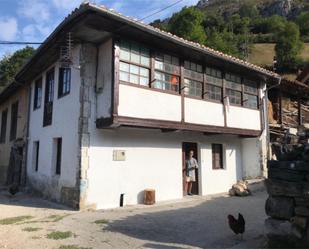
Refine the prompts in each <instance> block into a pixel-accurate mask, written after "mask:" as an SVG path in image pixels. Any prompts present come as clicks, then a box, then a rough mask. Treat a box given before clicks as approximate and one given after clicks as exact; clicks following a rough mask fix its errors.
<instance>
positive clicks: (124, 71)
mask: <svg viewBox="0 0 309 249" xmlns="http://www.w3.org/2000/svg"><path fill="white" fill-rule="evenodd" d="M119 47H120V65H119V80H120V81H122V82H129V83H132V84H137V85H142V86H149V75H150V69H149V67H150V52H149V49H148V48H145V47H143V46H141V45H140V44H138V43H133V42H128V41H123V40H122V41H121V42H120V46H119Z"/></svg>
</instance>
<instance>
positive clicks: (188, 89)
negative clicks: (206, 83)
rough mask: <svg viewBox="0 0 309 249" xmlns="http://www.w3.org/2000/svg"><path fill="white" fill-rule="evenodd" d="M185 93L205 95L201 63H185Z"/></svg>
mask: <svg viewBox="0 0 309 249" xmlns="http://www.w3.org/2000/svg"><path fill="white" fill-rule="evenodd" d="M184 87H185V88H184V93H185V95H189V96H194V97H200V98H202V95H203V68H202V66H201V65H199V64H196V63H193V62H190V61H185V63H184Z"/></svg>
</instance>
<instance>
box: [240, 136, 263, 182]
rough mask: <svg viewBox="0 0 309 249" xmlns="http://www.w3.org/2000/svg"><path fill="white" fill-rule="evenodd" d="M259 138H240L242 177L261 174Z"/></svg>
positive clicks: (252, 176)
mask: <svg viewBox="0 0 309 249" xmlns="http://www.w3.org/2000/svg"><path fill="white" fill-rule="evenodd" d="M260 143H261V141H260V139H259V138H244V139H242V143H241V146H242V151H243V153H242V164H243V169H244V170H243V173H244V177H245V178H247V179H250V178H255V177H258V176H261V173H262V171H261V159H262V158H261V155H260Z"/></svg>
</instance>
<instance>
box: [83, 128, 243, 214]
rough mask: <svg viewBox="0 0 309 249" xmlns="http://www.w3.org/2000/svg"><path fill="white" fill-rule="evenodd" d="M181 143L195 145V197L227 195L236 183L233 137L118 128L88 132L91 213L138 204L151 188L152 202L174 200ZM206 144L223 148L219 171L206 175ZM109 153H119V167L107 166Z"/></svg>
mask: <svg viewBox="0 0 309 249" xmlns="http://www.w3.org/2000/svg"><path fill="white" fill-rule="evenodd" d="M182 142H197V143H198V147H199V152H198V153H199V158H198V159H199V163H200V179H201V181H200V194H201V195H206V194H215V193H222V192H227V191H228V190H229V188H230V187H231V186H232V184H234V183H235V182H236V181H237V179H241V178H242V170H241V146H240V139H239V138H238V137H236V136H204V135H201V134H199V133H191V132H182V133H161V132H160V131H158V130H144V129H133V128H131V129H130V128H120V129H116V130H98V129H95V127H94V126H93V128H92V130H91V146H90V149H89V157H90V161H89V170H88V173H87V175H88V177H89V182H88V184H89V185H88V193H87V202H88V204H89V205H91V204H96V205H97V208H99V209H100V208H112V207H118V206H119V200H120V194H121V193H125V203H126V204H127V205H133V204H136V203H139V202H141V201H142V198H143V190H144V189H145V188H154V189H155V190H156V200H157V201H163V200H171V199H179V198H182V196H183V193H182V191H183V189H182V188H183V187H182ZM211 143H223V145H224V148H225V150H224V155H225V169H223V170H213V169H212V154H211ZM113 150H124V151H125V153H126V160H125V161H113Z"/></svg>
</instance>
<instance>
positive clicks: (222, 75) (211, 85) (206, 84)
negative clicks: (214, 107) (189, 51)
mask: <svg viewBox="0 0 309 249" xmlns="http://www.w3.org/2000/svg"><path fill="white" fill-rule="evenodd" d="M207 68H209V69H213V70H216V71H219V72H220V73H221V77H217V76H214V75H211V74H208V73H207ZM207 77H213V78H216V79H219V80H221V86H218V85H216V84H214V83H212V82H209V81H208V80H207ZM223 81H224V72H223V71H222V70H220V69H218V68H216V67H211V66H208V65H207V66H205V69H204V95H203V98H204V99H205V100H206V101H211V102H216V103H223V98H224V96H223V93H224V87H225V86H224V82H223ZM207 86H210V87H216V88H220V92H221V99H220V100H219V99H213V98H210V97H205V96H207V94H210V93H209V92H208V90H207Z"/></svg>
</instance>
